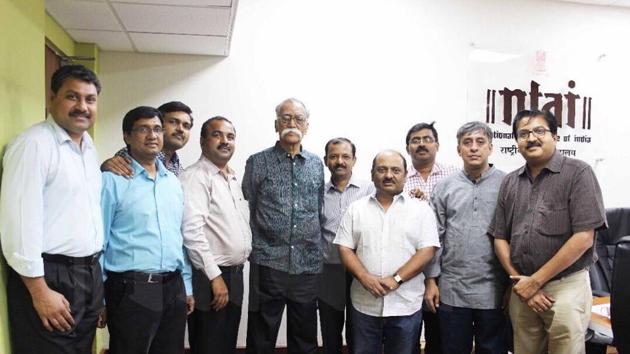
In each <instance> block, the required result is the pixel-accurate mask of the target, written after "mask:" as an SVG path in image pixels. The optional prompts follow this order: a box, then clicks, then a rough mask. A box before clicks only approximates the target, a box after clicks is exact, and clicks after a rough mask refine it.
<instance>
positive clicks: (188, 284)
mask: <svg viewBox="0 0 630 354" xmlns="http://www.w3.org/2000/svg"><path fill="white" fill-rule="evenodd" d="M184 288H186V296H191V295H192V294H193V289H192V280H191V279H190V278H188V279H184Z"/></svg>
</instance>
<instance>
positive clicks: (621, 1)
mask: <svg viewBox="0 0 630 354" xmlns="http://www.w3.org/2000/svg"><path fill="white" fill-rule="evenodd" d="M556 1H562V2H573V3H578V4H588V5H598V6H618V7H630V0H556Z"/></svg>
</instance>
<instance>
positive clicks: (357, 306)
mask: <svg viewBox="0 0 630 354" xmlns="http://www.w3.org/2000/svg"><path fill="white" fill-rule="evenodd" d="M406 174H407V164H406V161H405V158H404V157H403V156H402V155H401V154H400V153H399V152H396V151H391V150H388V151H384V152H381V153H379V154H378V155H376V157H375V158H374V161H373V162H372V181H373V182H374V186H375V187H376V194H374V195H371V196H368V197H365V198H362V199H360V200H358V201H356V202H354V203H352V204H351V205H350V207H349V208H348V211H347V212H346V214H345V215H344V217H343V219H342V221H341V224H340V225H339V230H338V231H337V236H336V238H335V241H334V243H335V244H337V245H339V254H340V256H341V260H342V262H343V264H344V265H345V266H346V268H347V269H348V270H349V271H350V272H351V273H352V274H353V275H354V277H355V279H356V280H357V281H358V282H357V281H354V282H353V283H352V288H351V290H350V296H351V298H352V306H353V310H352V322H353V329H352V336H353V342H354V352H355V353H356V354H363V353H366V354H367V353H374V354H376V353H381V347H382V346H383V345H384V347H385V353H387V354H389V353H391V354H412V353H415V352H416V351H417V350H418V346H419V338H418V336H419V330H420V321H421V318H422V312H421V307H422V297H423V294H424V283H423V282H424V276H423V275H421V274H420V273H421V272H422V270H423V269H424V267H425V266H426V265H427V264H428V263H429V262H430V261H431V259H432V258H433V255H434V254H435V250H436V248H438V247H439V246H440V243H439V239H438V234H437V224H436V220H435V215H434V213H433V211H432V210H431V208H430V207H429V205H428V204H427V203H426V202H423V201H420V200H418V199H414V198H412V197H411V196H409V195H408V194H406V193H402V192H403V187H404V184H405V176H406Z"/></svg>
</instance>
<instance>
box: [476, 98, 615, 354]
mask: <svg viewBox="0 0 630 354" xmlns="http://www.w3.org/2000/svg"><path fill="white" fill-rule="evenodd" d="M512 131H513V133H514V137H515V139H516V142H517V144H518V149H519V152H520V153H521V155H522V156H523V157H524V158H525V161H526V163H525V166H523V167H521V168H519V169H518V170H516V171H513V172H511V173H509V174H508V175H507V176H506V177H505V179H504V180H503V182H502V183H501V189H500V191H499V199H498V201H497V208H496V211H495V214H494V219H493V221H492V223H491V224H490V227H489V229H488V233H489V234H490V235H492V236H493V237H494V248H495V252H496V254H497V257H498V258H499V261H500V262H501V264H502V265H503V268H504V269H505V271H506V272H507V273H508V274H509V275H510V278H512V280H513V282H514V286H513V289H512V290H513V294H512V297H511V299H510V305H509V306H510V319H511V320H512V326H513V327H514V351H515V352H516V353H543V352H550V353H567V354H568V353H584V352H585V346H584V334H585V333H586V329H587V326H588V323H589V320H590V316H591V303H592V293H591V287H590V281H589V274H588V268H589V267H590V266H591V265H592V264H593V262H594V261H595V259H596V257H597V255H596V254H595V252H594V250H593V244H594V238H595V231H596V230H598V229H602V228H606V215H605V209H604V205H603V202H602V194H601V190H600V188H599V183H598V182H597V178H596V177H595V173H594V172H593V169H592V168H591V167H590V166H589V165H588V164H586V163H584V162H582V161H580V160H577V159H571V158H568V157H565V156H562V155H561V154H560V153H559V152H558V151H557V150H556V141H557V139H558V135H557V133H558V124H557V121H556V118H555V117H554V116H553V115H552V114H551V113H550V112H543V111H537V110H531V111H530V110H524V111H521V112H519V113H517V114H516V116H515V117H514V121H513V123H512Z"/></svg>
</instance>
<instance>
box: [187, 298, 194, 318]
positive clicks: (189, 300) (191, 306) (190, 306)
mask: <svg viewBox="0 0 630 354" xmlns="http://www.w3.org/2000/svg"><path fill="white" fill-rule="evenodd" d="M194 310H195V297H194V296H192V295H188V296H186V315H190V314H191V313H192V312H193V311H194Z"/></svg>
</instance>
